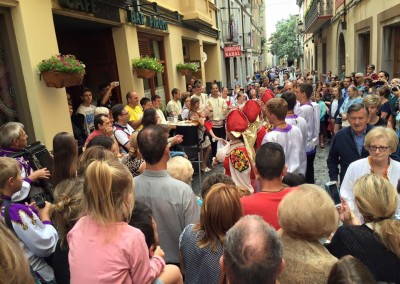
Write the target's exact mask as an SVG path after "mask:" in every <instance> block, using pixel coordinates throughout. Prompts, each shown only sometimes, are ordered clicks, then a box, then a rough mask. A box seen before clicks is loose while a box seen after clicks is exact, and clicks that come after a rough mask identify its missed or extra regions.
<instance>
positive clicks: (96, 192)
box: [67, 159, 165, 283]
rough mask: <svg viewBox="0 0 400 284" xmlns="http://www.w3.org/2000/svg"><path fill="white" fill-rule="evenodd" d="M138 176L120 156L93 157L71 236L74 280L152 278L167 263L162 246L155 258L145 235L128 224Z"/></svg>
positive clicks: (141, 280) (134, 280)
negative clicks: (149, 249)
mask: <svg viewBox="0 0 400 284" xmlns="http://www.w3.org/2000/svg"><path fill="white" fill-rule="evenodd" d="M133 190H134V189H133V179H132V175H131V173H130V172H129V171H128V169H127V168H126V167H125V166H124V165H122V164H121V163H120V162H119V161H118V160H115V159H112V160H105V161H93V162H91V163H90V164H89V166H88V167H87V169H86V172H85V183H84V190H83V196H84V206H83V210H82V215H83V217H81V218H80V219H79V221H78V222H77V223H76V224H75V226H74V227H73V228H72V230H71V231H70V232H69V233H68V235H67V240H68V246H69V255H68V258H69V266H70V273H71V283H128V282H129V283H131V282H132V283H152V282H153V281H154V280H155V279H156V278H157V277H158V276H159V275H160V273H161V271H162V269H163V268H164V266H165V261H164V259H163V257H164V252H163V251H162V250H161V248H160V247H157V248H156V249H155V251H154V255H153V256H152V257H151V258H150V259H149V253H148V248H147V247H146V243H145V239H144V237H143V234H142V233H141V232H140V231H139V230H138V229H135V228H133V227H131V226H129V225H128V224H127V222H128V221H129V220H130V217H131V214H132V210H133V206H134V202H135V200H134V194H133Z"/></svg>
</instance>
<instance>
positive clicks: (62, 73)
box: [38, 54, 86, 88]
mask: <svg viewBox="0 0 400 284" xmlns="http://www.w3.org/2000/svg"><path fill="white" fill-rule="evenodd" d="M85 67H86V66H85V64H83V63H82V62H81V61H79V60H78V59H76V57H75V55H71V54H67V55H62V54H56V55H53V56H51V57H50V58H48V59H44V60H42V61H41V62H40V63H39V64H38V69H39V72H40V77H39V78H41V77H43V80H44V81H45V82H46V85H47V87H53V88H64V87H71V86H76V85H81V84H82V81H83V76H84V75H85Z"/></svg>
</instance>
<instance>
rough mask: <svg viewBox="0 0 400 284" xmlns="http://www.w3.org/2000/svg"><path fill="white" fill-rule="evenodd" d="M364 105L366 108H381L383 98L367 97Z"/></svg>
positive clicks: (376, 96)
mask: <svg viewBox="0 0 400 284" xmlns="http://www.w3.org/2000/svg"><path fill="white" fill-rule="evenodd" d="M363 104H364V105H365V106H366V107H369V106H376V107H377V108H379V107H380V106H381V98H380V97H379V96H378V95H367V96H365V97H364V98H363Z"/></svg>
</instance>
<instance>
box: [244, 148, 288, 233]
mask: <svg viewBox="0 0 400 284" xmlns="http://www.w3.org/2000/svg"><path fill="white" fill-rule="evenodd" d="M255 164H256V167H255V172H256V175H257V177H258V180H259V182H260V188H261V191H260V192H257V193H254V194H253V195H250V196H245V197H242V198H241V199H240V201H241V203H242V207H243V215H259V216H261V217H262V218H263V219H264V220H265V221H266V222H267V223H269V224H270V225H271V226H273V227H274V228H275V229H276V230H279V229H280V225H279V223H278V206H279V203H280V202H281V200H282V199H283V197H284V196H285V195H286V194H287V193H289V192H291V191H292V190H293V188H289V187H285V185H284V184H283V183H282V177H283V176H285V174H286V172H287V166H286V165H285V153H284V151H283V148H282V146H281V145H279V144H278V143H275V142H267V143H265V144H263V145H262V146H261V147H260V148H259V149H258V151H257V154H256V162H255Z"/></svg>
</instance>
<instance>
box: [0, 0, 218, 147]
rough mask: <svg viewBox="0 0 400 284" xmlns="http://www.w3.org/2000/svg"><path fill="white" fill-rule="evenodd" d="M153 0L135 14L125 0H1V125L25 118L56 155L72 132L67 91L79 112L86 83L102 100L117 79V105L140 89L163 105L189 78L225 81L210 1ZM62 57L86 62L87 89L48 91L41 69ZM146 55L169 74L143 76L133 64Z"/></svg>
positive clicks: (34, 137)
mask: <svg viewBox="0 0 400 284" xmlns="http://www.w3.org/2000/svg"><path fill="white" fill-rule="evenodd" d="M138 3H141V2H138ZM154 3H155V2H147V1H143V3H141V4H140V6H143V7H140V8H143V9H137V8H138V7H133V6H132V4H131V5H126V3H125V1H122V0H110V1H102V0H91V1H88V0H87V1H86V0H41V1H17V0H0V124H3V123H5V122H7V121H21V122H22V123H23V124H24V125H25V126H26V132H27V133H28V136H29V142H34V141H38V140H39V141H42V142H43V143H45V144H46V146H47V147H48V148H49V149H50V150H51V148H52V139H53V137H54V135H55V134H56V133H58V132H60V131H66V132H70V133H71V132H72V129H71V123H70V118H69V111H68V105H67V98H66V92H68V93H70V94H71V95H72V98H73V103H74V107H75V108H76V107H77V106H78V105H79V103H80V99H79V95H80V92H81V90H82V87H83V86H85V87H88V88H90V89H91V90H92V93H93V95H94V96H95V97H96V96H97V98H98V95H99V86H100V85H101V84H104V83H110V82H112V81H119V82H120V85H119V87H118V88H115V89H114V90H113V96H114V97H115V102H122V103H125V102H126V99H125V94H126V93H127V92H128V91H130V90H135V91H137V92H138V94H139V95H141V96H151V95H155V94H157V95H160V97H161V98H162V100H163V102H164V103H166V102H167V101H168V100H169V99H170V92H171V90H172V88H179V89H181V91H182V92H183V91H185V90H186V84H187V82H189V80H190V79H191V78H192V77H194V78H196V79H201V80H202V81H203V84H204V85H206V84H207V83H208V84H211V82H213V81H217V82H220V81H221V66H220V64H218V62H220V61H221V59H220V56H221V55H220V54H219V43H218V30H217V29H216V27H215V19H213V14H214V12H215V6H214V5H213V4H212V2H211V1H207V0H201V1H196V3H195V5H197V6H193V7H187V6H186V5H184V3H181V2H176V3H175V2H173V3H170V2H169V1H158V2H157V4H158V7H156V8H157V9H155V10H154V9H152V7H154V6H157V5H155V4H154ZM198 4H202V5H200V6H199V5H198ZM203 4H204V5H203ZM145 5H148V6H145ZM167 7H168V8H167ZM193 9H199V11H200V12H198V13H197V12H196V13H197V14H196V13H195V14H194V12H193ZM213 11H214V12H213ZM138 13H140V15H141V16H140V17H136V16H138V15H139V14H138ZM202 13H205V14H207V15H206V16H207V17H205V16H204V15H203V14H202ZM132 15H134V17H132ZM59 53H62V54H74V55H76V57H77V58H78V59H79V60H81V61H83V62H84V63H85V65H86V74H85V77H84V79H83V84H82V86H75V87H69V88H66V89H65V88H59V89H57V88H50V87H47V86H46V84H45V83H44V81H43V79H41V78H40V76H39V73H38V68H37V64H38V63H39V62H40V61H42V60H43V59H46V58H49V57H50V56H52V55H54V54H59ZM145 55H148V56H150V57H156V58H158V59H160V61H161V63H162V64H163V65H164V72H163V73H161V72H160V73H157V74H156V75H155V77H154V78H151V79H142V78H138V77H137V76H136V74H134V73H133V71H132V65H131V60H132V59H134V58H138V57H141V56H145ZM183 62H195V63H196V64H198V66H199V71H198V72H197V73H195V74H193V75H192V76H191V77H188V76H186V77H185V76H182V75H181V74H180V73H178V71H177V69H176V65H177V64H179V63H183ZM93 103H94V104H96V103H97V101H96V99H94V101H93Z"/></svg>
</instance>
